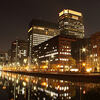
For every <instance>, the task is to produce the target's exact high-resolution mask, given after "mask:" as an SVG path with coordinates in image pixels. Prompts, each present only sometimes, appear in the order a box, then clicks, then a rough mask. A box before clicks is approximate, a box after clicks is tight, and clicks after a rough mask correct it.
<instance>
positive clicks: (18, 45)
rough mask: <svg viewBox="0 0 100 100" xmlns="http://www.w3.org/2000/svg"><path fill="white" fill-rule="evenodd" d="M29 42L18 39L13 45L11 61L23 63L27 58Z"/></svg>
mask: <svg viewBox="0 0 100 100" xmlns="http://www.w3.org/2000/svg"><path fill="white" fill-rule="evenodd" d="M27 50H28V42H26V41H24V40H16V41H13V42H12V45H11V62H18V63H20V64H23V62H24V59H27Z"/></svg>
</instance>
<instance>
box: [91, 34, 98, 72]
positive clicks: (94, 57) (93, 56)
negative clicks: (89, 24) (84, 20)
mask: <svg viewBox="0 0 100 100" xmlns="http://www.w3.org/2000/svg"><path fill="white" fill-rule="evenodd" d="M91 47H92V53H91V62H92V66H93V70H94V71H97V72H100V32H97V33H94V34H92V35H91Z"/></svg>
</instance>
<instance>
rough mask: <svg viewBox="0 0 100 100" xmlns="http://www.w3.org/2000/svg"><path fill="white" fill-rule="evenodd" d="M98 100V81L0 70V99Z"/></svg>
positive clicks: (99, 90) (99, 95)
mask: <svg viewBox="0 0 100 100" xmlns="http://www.w3.org/2000/svg"><path fill="white" fill-rule="evenodd" d="M1 98H2V99H3V98H6V99H3V100H99V99H100V83H85V82H71V81H64V80H58V79H50V78H42V77H34V76H27V75H20V74H12V73H7V72H2V73H1V74H0V100H2V99H1Z"/></svg>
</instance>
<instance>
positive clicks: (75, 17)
mask: <svg viewBox="0 0 100 100" xmlns="http://www.w3.org/2000/svg"><path fill="white" fill-rule="evenodd" d="M59 28H60V33H61V34H65V35H75V36H76V37H77V38H83V37H84V25H83V15H82V13H80V12H76V11H73V10H69V9H67V10H63V11H61V12H60V13H59Z"/></svg>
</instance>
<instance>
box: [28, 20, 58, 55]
mask: <svg viewBox="0 0 100 100" xmlns="http://www.w3.org/2000/svg"><path fill="white" fill-rule="evenodd" d="M57 34H59V30H58V24H56V23H51V22H47V21H43V20H37V19H33V20H32V21H31V22H30V24H29V30H28V41H29V50H28V52H29V53H28V54H29V57H32V54H31V53H32V47H34V46H36V45H38V44H40V43H42V42H44V41H46V40H48V39H50V38H52V37H54V36H56V35H57Z"/></svg>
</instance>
